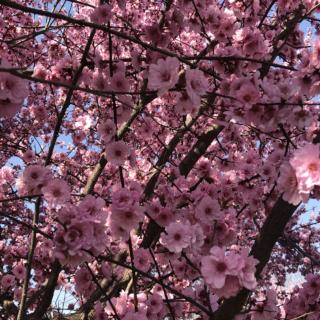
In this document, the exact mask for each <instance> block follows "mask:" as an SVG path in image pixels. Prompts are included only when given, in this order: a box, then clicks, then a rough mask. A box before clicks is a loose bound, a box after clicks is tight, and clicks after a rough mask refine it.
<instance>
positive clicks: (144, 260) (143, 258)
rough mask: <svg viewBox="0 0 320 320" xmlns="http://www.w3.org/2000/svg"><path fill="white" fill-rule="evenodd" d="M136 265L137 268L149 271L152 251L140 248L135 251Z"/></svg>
mask: <svg viewBox="0 0 320 320" xmlns="http://www.w3.org/2000/svg"><path fill="white" fill-rule="evenodd" d="M133 256H134V265H135V267H136V268H137V269H139V270H141V271H144V272H147V271H148V270H149V269H150V259H151V256H150V253H149V252H148V250H146V249H143V248H138V249H136V250H135V251H134V255H133Z"/></svg>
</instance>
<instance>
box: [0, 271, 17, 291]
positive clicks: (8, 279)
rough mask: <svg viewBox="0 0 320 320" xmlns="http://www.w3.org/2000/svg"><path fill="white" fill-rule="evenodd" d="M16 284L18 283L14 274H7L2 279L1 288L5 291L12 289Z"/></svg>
mask: <svg viewBox="0 0 320 320" xmlns="http://www.w3.org/2000/svg"><path fill="white" fill-rule="evenodd" d="M15 284H16V281H15V278H14V276H13V275H12V274H5V275H4V276H2V277H1V286H2V288H3V289H4V290H7V289H9V288H12V287H13V286H14V285H15Z"/></svg>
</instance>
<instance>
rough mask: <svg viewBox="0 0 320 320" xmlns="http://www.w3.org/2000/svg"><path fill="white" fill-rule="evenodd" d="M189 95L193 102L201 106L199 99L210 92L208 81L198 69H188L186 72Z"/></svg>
mask: <svg viewBox="0 0 320 320" xmlns="http://www.w3.org/2000/svg"><path fill="white" fill-rule="evenodd" d="M186 83H187V84H186V87H187V93H188V96H189V97H190V99H191V101H192V102H193V103H194V104H195V105H198V104H199V97H200V96H202V95H204V94H205V93H206V92H207V90H208V87H209V85H208V80H207V78H206V77H205V76H204V74H203V72H202V71H200V70H197V69H188V70H187V71H186Z"/></svg>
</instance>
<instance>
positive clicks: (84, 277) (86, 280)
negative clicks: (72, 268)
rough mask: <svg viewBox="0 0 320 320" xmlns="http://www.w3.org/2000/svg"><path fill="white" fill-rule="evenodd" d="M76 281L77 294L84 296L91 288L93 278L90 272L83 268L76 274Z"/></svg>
mask: <svg viewBox="0 0 320 320" xmlns="http://www.w3.org/2000/svg"><path fill="white" fill-rule="evenodd" d="M74 280H75V284H76V290H77V292H78V293H80V294H83V293H85V291H86V290H88V289H89V288H90V286H91V281H92V276H91V273H90V271H89V270H87V269H85V268H81V269H79V270H78V271H77V272H76V274H75V276H74Z"/></svg>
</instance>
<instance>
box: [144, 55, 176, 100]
mask: <svg viewBox="0 0 320 320" xmlns="http://www.w3.org/2000/svg"><path fill="white" fill-rule="evenodd" d="M178 79H179V60H178V59H177V58H175V57H173V58H172V57H167V58H166V59H165V60H163V59H159V60H158V62H157V64H152V65H150V67H149V78H148V87H149V89H151V90H158V95H159V96H160V95H162V94H164V93H165V92H167V91H168V90H169V89H172V88H173V87H174V86H175V85H176V83H177V81H178Z"/></svg>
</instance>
